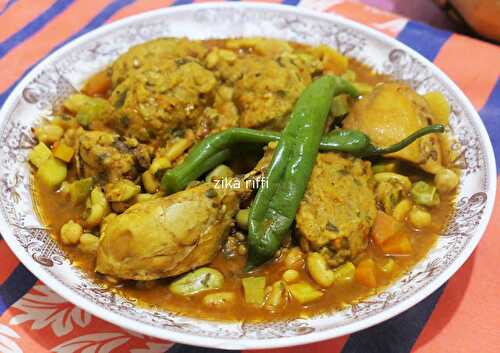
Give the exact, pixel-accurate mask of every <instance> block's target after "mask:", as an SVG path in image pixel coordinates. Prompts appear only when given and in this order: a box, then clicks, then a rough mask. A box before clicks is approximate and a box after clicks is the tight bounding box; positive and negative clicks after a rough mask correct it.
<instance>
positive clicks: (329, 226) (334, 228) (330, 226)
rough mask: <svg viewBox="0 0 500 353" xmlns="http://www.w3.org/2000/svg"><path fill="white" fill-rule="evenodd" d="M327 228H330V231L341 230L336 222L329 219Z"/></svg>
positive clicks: (336, 231)
mask: <svg viewBox="0 0 500 353" xmlns="http://www.w3.org/2000/svg"><path fill="white" fill-rule="evenodd" d="M326 230H328V231H330V232H335V233H338V232H339V229H338V228H337V226H336V225H335V224H333V223H331V222H330V221H328V223H326Z"/></svg>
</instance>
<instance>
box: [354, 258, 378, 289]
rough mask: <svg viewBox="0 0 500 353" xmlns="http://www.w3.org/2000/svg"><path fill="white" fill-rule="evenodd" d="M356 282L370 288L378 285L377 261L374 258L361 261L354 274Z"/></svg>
mask: <svg viewBox="0 0 500 353" xmlns="http://www.w3.org/2000/svg"><path fill="white" fill-rule="evenodd" d="M354 279H355V280H356V282H358V283H360V284H362V285H364V286H366V287H370V288H375V287H376V286H377V279H376V277H375V261H373V259H365V260H363V261H361V262H360V263H359V264H358V266H357V267H356V272H355V274H354Z"/></svg>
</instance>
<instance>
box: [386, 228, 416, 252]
mask: <svg viewBox="0 0 500 353" xmlns="http://www.w3.org/2000/svg"><path fill="white" fill-rule="evenodd" d="M381 249H382V251H383V252H384V253H385V254H388V255H409V254H411V251H412V246H411V242H410V239H409V238H408V236H407V235H406V234H404V233H398V234H396V235H394V236H392V237H390V238H389V239H387V240H386V241H385V242H384V243H383V244H382V245H381Z"/></svg>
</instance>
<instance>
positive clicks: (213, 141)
mask: <svg viewBox="0 0 500 353" xmlns="http://www.w3.org/2000/svg"><path fill="white" fill-rule="evenodd" d="M443 131H444V126H443V125H439V124H436V125H430V126H426V127H424V128H422V129H420V130H418V131H416V132H415V133H413V134H411V135H409V136H408V137H406V138H405V139H403V140H401V141H400V142H398V143H396V144H394V145H391V146H388V147H384V148H381V147H376V146H374V145H372V144H371V142H370V138H369V137H368V136H366V135H365V134H364V133H362V132H360V131H356V130H334V131H332V132H330V133H328V134H326V135H324V136H323V138H322V139H321V143H320V145H319V149H320V150H322V151H338V152H346V153H351V154H353V155H355V156H357V157H372V156H378V155H383V154H388V153H393V152H397V151H399V150H401V149H403V148H405V147H406V146H408V145H409V144H411V143H413V142H414V141H415V140H416V139H417V138H419V137H422V136H424V135H427V134H431V133H441V132H443ZM280 136H281V134H280V133H279V132H275V131H264V130H252V129H244V128H231V129H226V130H224V131H222V132H219V133H216V134H213V135H210V136H208V137H207V138H206V139H204V140H203V141H202V142H200V143H199V144H197V145H196V146H195V147H194V148H193V150H192V151H191V152H190V153H189V155H188V156H187V158H186V159H185V161H184V162H183V163H182V164H180V165H178V166H176V167H175V168H173V169H170V170H168V171H167V172H166V173H165V175H164V176H163V179H162V186H163V188H164V189H165V191H167V192H168V193H174V192H177V191H180V190H183V189H184V188H185V187H186V186H187V184H189V183H190V182H191V181H193V180H196V179H198V178H199V177H200V176H201V175H203V174H204V173H206V172H208V171H209V170H212V169H213V168H215V167H216V166H218V165H219V164H221V163H223V162H224V161H225V160H227V159H229V157H230V156H231V150H230V149H229V148H230V147H231V146H232V145H234V144H235V143H257V144H267V143H269V142H271V141H279V140H280Z"/></svg>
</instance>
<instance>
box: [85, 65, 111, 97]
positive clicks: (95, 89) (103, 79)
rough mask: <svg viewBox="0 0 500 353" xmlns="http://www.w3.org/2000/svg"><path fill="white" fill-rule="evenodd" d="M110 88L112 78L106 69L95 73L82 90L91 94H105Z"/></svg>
mask: <svg viewBox="0 0 500 353" xmlns="http://www.w3.org/2000/svg"><path fill="white" fill-rule="evenodd" d="M110 88H111V79H110V77H109V75H108V73H107V72H106V70H104V71H100V72H98V73H96V74H95V75H93V76H92V77H91V78H90V79H89V80H88V81H87V82H86V83H85V86H84V87H83V89H82V91H83V92H84V93H85V94H86V95H89V96H102V95H105V94H106V93H107V92H108V90H109V89H110Z"/></svg>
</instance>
